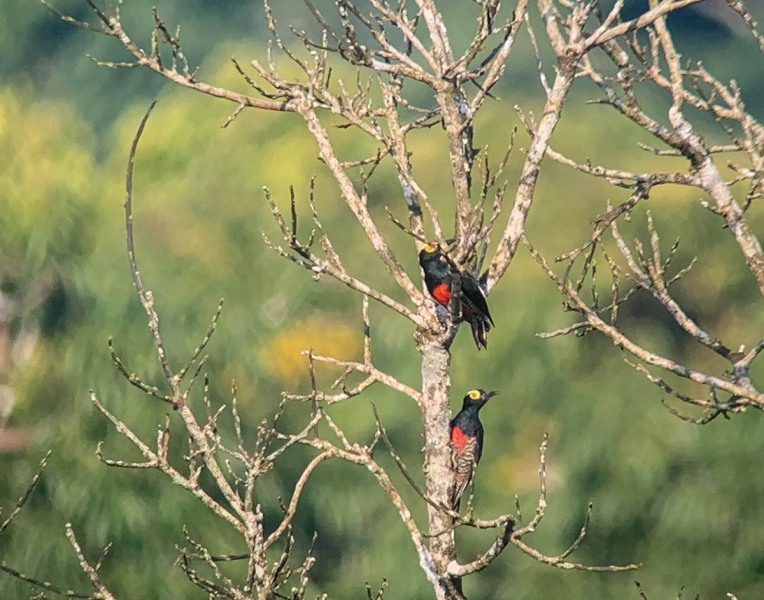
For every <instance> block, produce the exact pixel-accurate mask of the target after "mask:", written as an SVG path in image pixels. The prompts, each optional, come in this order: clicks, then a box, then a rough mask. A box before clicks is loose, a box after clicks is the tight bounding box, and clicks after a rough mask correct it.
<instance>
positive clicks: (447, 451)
mask: <svg viewBox="0 0 764 600" xmlns="http://www.w3.org/2000/svg"><path fill="white" fill-rule="evenodd" d="M420 352H421V353H422V411H423V413H424V414H423V421H424V476H425V484H426V489H427V494H428V496H429V497H430V499H431V500H432V501H433V503H434V504H436V505H437V504H442V505H444V506H448V503H449V500H450V497H451V488H452V486H453V473H452V468H451V460H452V459H451V446H450V443H449V442H450V440H449V429H448V422H449V420H450V418H451V411H450V407H449V401H448V397H449V395H448V392H449V388H450V387H451V378H450V372H451V353H450V352H449V351H448V349H447V348H446V347H444V346H443V345H442V343H438V342H436V341H432V342H426V343H425V344H423V345H422V346H420ZM428 511H429V513H428V527H429V531H430V534H438V535H435V536H434V537H432V538H431V539H430V556H431V558H432V563H433V564H432V568H433V570H434V572H435V573H436V574H437V575H438V581H433V582H432V583H433V586H434V587H435V594H436V598H438V600H455V599H459V598H461V595H460V594H459V593H458V592H457V591H456V589H455V588H454V586H453V584H452V583H450V582H449V581H448V579H447V578H446V573H447V570H448V564H449V563H450V562H451V561H453V560H455V559H456V547H455V546H454V533H453V519H452V518H451V517H450V516H448V515H447V514H446V513H445V512H444V511H442V510H439V509H438V508H436V507H435V506H433V505H432V504H429V505H428Z"/></svg>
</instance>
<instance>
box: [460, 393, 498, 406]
mask: <svg viewBox="0 0 764 600" xmlns="http://www.w3.org/2000/svg"><path fill="white" fill-rule="evenodd" d="M498 393H499V392H498V391H496V390H491V391H490V392H486V391H485V390H481V389H476V390H470V391H469V392H467V395H466V396H465V397H464V402H463V403H462V410H467V409H469V408H474V409H477V410H480V409H481V408H482V407H483V405H484V404H485V403H486V402H488V399H489V398H492V397H493V396H495V395H496V394H498Z"/></svg>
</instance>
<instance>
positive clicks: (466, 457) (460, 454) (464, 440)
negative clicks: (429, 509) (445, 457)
mask: <svg viewBox="0 0 764 600" xmlns="http://www.w3.org/2000/svg"><path fill="white" fill-rule="evenodd" d="M497 393H498V392H496V391H495V390H494V391H490V392H486V391H485V390H481V389H477V390H470V391H469V392H467V395H466V396H465V397H464V401H463V403H462V409H461V410H460V411H459V413H458V414H457V415H456V416H455V417H454V418H453V419H451V423H450V425H451V446H452V447H453V450H454V471H455V472H456V489H455V490H454V497H453V499H452V504H451V505H452V506H453V508H454V510H456V511H458V510H459V503H460V501H461V499H462V494H464V490H466V489H467V486H469V484H470V482H471V481H472V478H473V477H474V476H475V468H476V467H477V464H478V463H479V462H480V457H481V456H482V454H483V424H482V423H481V422H480V417H479V416H478V413H479V412H480V409H481V408H483V406H484V405H485V403H486V402H488V399H489V398H491V397H492V396H495V395H496V394H497Z"/></svg>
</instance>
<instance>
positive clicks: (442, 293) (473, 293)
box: [419, 244, 493, 350]
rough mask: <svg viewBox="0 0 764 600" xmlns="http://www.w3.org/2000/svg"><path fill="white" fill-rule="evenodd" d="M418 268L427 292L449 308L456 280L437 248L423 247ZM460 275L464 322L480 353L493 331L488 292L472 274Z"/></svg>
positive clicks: (486, 346)
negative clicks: (487, 298)
mask: <svg viewBox="0 0 764 600" xmlns="http://www.w3.org/2000/svg"><path fill="white" fill-rule="evenodd" d="M419 264H420V265H421V267H422V271H423V272H424V284H425V285H426V286H427V291H428V292H430V295H431V296H432V297H433V298H435V300H436V301H437V302H438V303H439V304H441V305H443V306H445V307H446V308H448V304H449V302H451V284H452V283H453V281H454V279H455V277H456V273H455V272H454V267H453V266H452V265H451V264H450V263H449V262H448V260H447V259H446V257H445V256H443V253H442V252H441V251H440V250H438V248H437V246H434V245H432V244H424V245H423V246H422V248H421V250H420V251H419ZM458 273H459V278H460V280H461V293H460V294H459V301H460V302H461V305H462V319H464V320H465V321H469V324H470V327H471V328H472V337H473V339H474V340H475V345H476V346H477V347H478V350H480V348H488V340H487V339H486V333H488V331H490V329H491V326H492V325H493V319H492V318H491V313H490V312H488V303H487V302H486V299H485V292H484V291H483V288H482V287H481V285H480V282H479V281H478V280H477V279H475V276H474V275H473V274H472V273H470V272H469V271H458Z"/></svg>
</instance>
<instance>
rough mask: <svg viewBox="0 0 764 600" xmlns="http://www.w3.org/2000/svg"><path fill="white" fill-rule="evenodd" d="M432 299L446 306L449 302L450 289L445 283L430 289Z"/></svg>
mask: <svg viewBox="0 0 764 600" xmlns="http://www.w3.org/2000/svg"><path fill="white" fill-rule="evenodd" d="M432 297H433V298H435V299H436V300H437V301H438V302H440V303H441V304H442V305H443V306H448V303H449V302H450V301H451V287H450V286H449V285H448V284H447V283H439V284H438V285H436V286H435V287H434V288H432Z"/></svg>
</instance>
